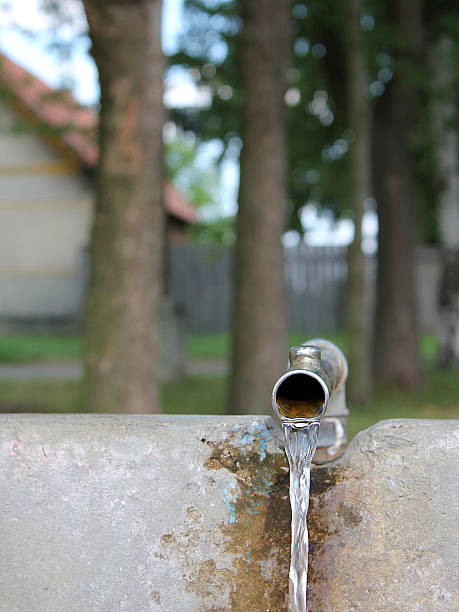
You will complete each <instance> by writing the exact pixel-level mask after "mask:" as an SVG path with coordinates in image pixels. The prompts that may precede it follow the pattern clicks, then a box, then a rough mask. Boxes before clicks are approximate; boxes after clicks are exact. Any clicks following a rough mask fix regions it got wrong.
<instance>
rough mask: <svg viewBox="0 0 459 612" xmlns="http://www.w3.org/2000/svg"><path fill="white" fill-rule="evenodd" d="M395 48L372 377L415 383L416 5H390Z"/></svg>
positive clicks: (378, 119) (386, 101) (378, 142)
mask: <svg viewBox="0 0 459 612" xmlns="http://www.w3.org/2000/svg"><path fill="white" fill-rule="evenodd" d="M394 6H395V10H396V24H397V36H398V39H399V41H400V42H399V45H398V47H397V50H396V53H395V62H396V65H395V75H394V78H393V80H392V81H391V83H390V84H389V86H388V88H387V91H386V93H384V95H383V96H382V98H381V100H380V102H379V103H378V104H377V107H376V114H375V132H374V159H375V168H374V170H375V190H376V197H377V201H378V219H379V239H378V282H377V310H376V334H375V374H376V379H377V381H378V382H383V381H391V382H397V383H399V384H401V385H403V386H406V387H416V386H417V385H418V383H419V382H420V376H421V372H420V359H419V346H418V345H419V339H418V326H417V321H416V304H415V284H414V283H415V279H414V255H415V246H416V239H417V230H416V211H415V197H416V195H415V181H414V173H413V162H412V152H411V150H410V140H411V136H412V126H413V119H414V118H415V115H416V89H415V86H414V85H413V82H412V78H411V76H412V72H411V71H412V69H413V67H414V66H416V64H417V63H418V61H419V54H420V50H421V42H422V38H421V8H422V3H421V1H420V0H406V1H404V2H396V3H395V5H394Z"/></svg>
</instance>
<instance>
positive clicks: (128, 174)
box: [84, 0, 164, 413]
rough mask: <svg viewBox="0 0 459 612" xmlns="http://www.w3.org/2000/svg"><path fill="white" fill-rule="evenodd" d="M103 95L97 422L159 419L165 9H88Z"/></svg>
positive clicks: (93, 302)
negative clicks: (113, 415)
mask: <svg viewBox="0 0 459 612" xmlns="http://www.w3.org/2000/svg"><path fill="white" fill-rule="evenodd" d="M84 5H85V8H86V13H87V17H88V22H89V30H90V36H91V40H92V43H93V48H92V54H93V56H94V59H95V61H96V64H97V67H98V70H99V77H100V89H101V116H100V128H99V144H100V160H99V168H98V178H97V189H96V204H95V215H94V227H93V234H92V243H91V275H90V285H89V290H88V295H87V303H86V311H85V333H86V337H85V342H86V364H85V365H86V391H87V402H88V408H89V409H90V410H92V411H96V412H130V413H149V412H157V411H158V409H159V405H158V390H157V386H158V384H157V373H158V341H159V306H160V299H161V275H162V258H163V237H164V227H163V226H164V220H163V215H164V213H163V205H162V194H161V185H162V167H161V165H162V161H161V160H162V125H163V112H162V73H163V57H162V51H161V1H160V0H134V1H133V2H125V1H123V0H103V1H102V0H84Z"/></svg>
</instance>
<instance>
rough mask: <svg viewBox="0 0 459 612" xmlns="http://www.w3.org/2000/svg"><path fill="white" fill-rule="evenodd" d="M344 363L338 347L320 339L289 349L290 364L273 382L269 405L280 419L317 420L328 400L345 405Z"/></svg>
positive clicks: (345, 370)
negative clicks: (270, 404)
mask: <svg viewBox="0 0 459 612" xmlns="http://www.w3.org/2000/svg"><path fill="white" fill-rule="evenodd" d="M346 377H347V362H346V358H345V357H344V355H343V353H342V352H341V351H340V349H339V348H338V347H337V346H336V345H335V344H333V342H330V341H329V340H324V339H323V338H314V339H313V340H308V341H307V342H305V343H304V344H302V345H301V346H294V347H292V348H291V349H290V352H289V366H288V369H287V372H286V373H285V374H283V375H282V376H281V377H280V378H279V380H278V381H277V382H276V384H275V385H274V389H273V394H272V404H273V408H274V412H275V413H276V414H277V415H278V416H279V418H280V420H281V422H283V423H292V424H295V423H297V424H300V423H301V422H303V421H305V420H309V419H316V418H317V419H319V418H320V417H321V416H322V415H323V414H324V413H325V411H326V410H327V407H328V405H329V403H330V402H331V401H335V402H336V401H338V402H340V403H341V402H342V403H343V408H344V410H345V411H346V409H345V406H344V402H345V399H344V397H345V396H344V382H345V380H346Z"/></svg>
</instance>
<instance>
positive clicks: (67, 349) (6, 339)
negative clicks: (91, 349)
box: [0, 334, 83, 363]
mask: <svg viewBox="0 0 459 612" xmlns="http://www.w3.org/2000/svg"><path fill="white" fill-rule="evenodd" d="M82 353H83V343H82V340H81V338H80V336H78V335H64V334H63V335H46V334H28V335H18V334H5V335H1V336H0V363H27V362H32V361H60V360H65V359H80V358H81V355H82Z"/></svg>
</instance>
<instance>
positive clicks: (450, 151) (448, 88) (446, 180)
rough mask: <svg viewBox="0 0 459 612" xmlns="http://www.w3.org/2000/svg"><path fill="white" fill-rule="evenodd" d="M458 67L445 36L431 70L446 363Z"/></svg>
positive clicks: (457, 233)
mask: <svg viewBox="0 0 459 612" xmlns="http://www.w3.org/2000/svg"><path fill="white" fill-rule="evenodd" d="M455 69H456V67H455V64H454V43H453V40H452V39H451V38H450V37H449V36H445V35H443V36H441V37H440V39H439V40H438V41H437V42H436V44H435V46H434V53H433V57H432V62H431V70H432V82H433V91H434V100H433V104H432V118H433V134H434V146H435V157H436V168H435V170H436V178H437V180H436V183H437V188H438V227H439V236H440V245H441V250H442V256H443V257H442V260H443V278H442V282H441V285H440V296H439V306H440V322H439V323H440V329H439V341H440V347H439V354H438V360H439V363H440V364H441V365H444V366H448V365H457V364H459V139H458V135H457V131H456V130H455V129H454V125H455V122H456V121H457V108H456V104H455V99H454V93H453V92H454V91H455V90H454V82H455Z"/></svg>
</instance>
